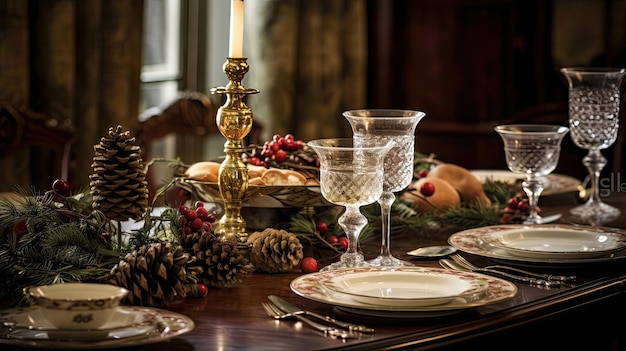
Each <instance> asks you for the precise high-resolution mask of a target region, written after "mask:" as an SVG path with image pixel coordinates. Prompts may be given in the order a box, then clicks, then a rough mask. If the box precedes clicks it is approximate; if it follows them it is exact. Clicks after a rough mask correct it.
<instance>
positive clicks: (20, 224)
mask: <svg viewBox="0 0 626 351" xmlns="http://www.w3.org/2000/svg"><path fill="white" fill-rule="evenodd" d="M27 232H28V227H27V226H26V220H24V219H22V220H20V221H17V222H15V224H13V234H15V235H17V236H18V237H20V236H22V235H24V234H26V233H27Z"/></svg>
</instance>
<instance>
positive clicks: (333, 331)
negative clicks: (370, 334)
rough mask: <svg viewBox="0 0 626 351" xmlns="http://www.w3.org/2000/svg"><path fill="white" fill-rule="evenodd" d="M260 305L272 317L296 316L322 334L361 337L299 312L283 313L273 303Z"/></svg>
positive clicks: (343, 337) (344, 337)
mask: <svg viewBox="0 0 626 351" xmlns="http://www.w3.org/2000/svg"><path fill="white" fill-rule="evenodd" d="M261 305H262V306H263V309H265V312H266V313H267V315H268V316H270V317H272V318H274V319H277V320H281V319H286V318H296V319H298V320H299V321H301V322H303V323H306V324H308V325H309V326H310V327H312V328H314V329H315V330H317V331H320V332H322V333H324V335H327V336H330V337H332V338H339V339H342V340H346V339H358V338H360V337H361V334H360V333H356V332H350V331H347V330H342V329H339V328H333V327H329V326H326V325H323V324H320V323H317V322H314V321H312V320H310V319H309V318H306V317H303V316H301V315H299V314H292V313H283V312H282V311H281V310H279V309H278V307H276V306H274V305H273V304H271V303H269V302H261Z"/></svg>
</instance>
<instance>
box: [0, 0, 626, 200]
mask: <svg viewBox="0 0 626 351" xmlns="http://www.w3.org/2000/svg"><path fill="white" fill-rule="evenodd" d="M244 4H245V15H244V19H245V20H244V22H245V37H244V56H246V57H248V63H249V64H250V72H249V73H248V74H247V75H246V78H245V80H244V85H246V87H250V88H256V89H259V90H260V93H259V94H256V95H251V96H250V97H249V98H248V100H247V103H248V105H249V106H250V107H251V108H252V111H253V114H254V118H255V122H256V123H257V126H258V130H257V131H256V132H257V133H258V135H257V137H258V141H260V142H262V141H263V140H266V139H269V138H271V136H272V135H273V134H281V135H282V134H285V133H292V134H293V135H294V136H295V137H296V138H298V139H302V140H305V141H306V140H310V139H314V138H322V137H333V136H348V135H350V128H349V125H348V124H347V122H345V120H344V119H343V117H342V116H341V112H342V111H344V110H348V109H356V108H401V109H414V110H421V111H424V112H426V118H425V119H424V120H423V121H422V122H421V123H420V124H419V125H418V127H417V130H416V136H417V148H418V151H420V152H422V153H427V154H429V153H433V154H435V155H436V157H438V158H439V159H441V160H443V161H445V162H451V163H456V164H459V165H461V166H463V167H466V168H469V169H506V164H505V161H504V153H503V151H502V143H501V141H500V140H499V137H498V136H497V135H496V134H495V132H494V131H493V127H494V126H495V125H497V124H500V123H509V122H521V123H531V122H537V123H553V124H561V125H567V123H568V121H567V86H566V84H565V80H564V79H563V77H561V76H560V74H559V69H560V68H561V67H566V66H603V67H605V66H610V67H625V66H626V0H549V1H548V0H546V1H539V0H316V1H306V0H245V3H244ZM229 13H230V1H228V0H90V1H79V0H45V1H44V0H40V1H37V0H28V1H23V0H0V146H1V147H2V149H1V150H0V151H1V153H2V154H1V155H0V170H2V172H0V173H1V174H0V191H8V190H12V189H13V187H14V186H15V185H22V186H24V187H30V186H31V185H32V186H35V187H36V188H39V189H49V188H50V186H51V180H53V179H55V178H59V177H61V176H64V177H67V178H68V179H69V181H70V184H71V185H72V186H73V187H74V188H79V187H86V186H88V184H89V178H88V177H89V174H90V173H91V158H92V157H93V145H94V144H97V143H98V142H99V140H100V138H102V137H104V136H106V135H107V131H108V129H109V128H110V127H112V126H116V125H118V124H120V125H122V126H123V128H124V129H125V130H129V131H131V133H134V134H137V135H139V136H140V138H139V140H138V142H140V143H141V145H142V147H144V150H149V153H146V154H144V160H145V161H149V160H151V159H153V158H156V157H160V158H166V159H172V158H176V157H180V158H181V160H183V161H184V162H185V163H188V164H190V163H193V162H197V161H202V160H209V159H214V158H216V157H219V156H221V155H222V154H223V143H224V139H223V137H221V135H220V134H219V132H218V131H217V130H216V128H215V126H214V114H215V110H216V109H217V108H218V107H219V106H220V105H221V104H222V103H223V98H224V97H223V96H219V95H211V94H210V93H209V91H210V89H211V88H213V87H217V86H224V85H225V84H226V83H227V80H226V77H225V75H224V73H223V71H222V65H223V63H224V62H225V60H226V56H227V54H228V31H229ZM189 92H193V93H194V94H191V95H190V94H188V93H189ZM181 96H182V97H184V98H185V99H187V100H191V101H195V103H197V104H199V106H200V107H202V108H203V109H202V110H200V111H201V112H193V111H195V110H192V108H191V107H190V106H192V105H189V104H184V105H180V104H179V102H180V100H181ZM622 96H624V94H622ZM622 100H624V99H622ZM181 106H182V107H181ZM624 109H626V105H625V104H624V101H622V113H621V121H622V128H620V136H619V139H618V141H617V142H616V143H615V144H614V145H613V146H612V147H611V148H609V149H607V150H605V151H604V152H603V153H604V155H605V156H606V157H607V159H609V164H608V166H607V167H606V169H605V173H607V174H608V172H611V173H612V174H619V173H620V172H621V173H623V171H624V163H623V162H622V159H623V158H624V157H623V150H624V148H625V146H624V141H623V140H624V132H623V130H624V124H623V123H624V118H623V116H624V112H623V111H624ZM16 115H19V118H15V116H16ZM187 115H188V116H187ZM186 116H187V117H186ZM198 116H199V117H198ZM33 121H34V122H33ZM148 121H152V122H148ZM172 121H173V122H174V123H172ZM26 123H34V125H30V124H29V125H28V126H27V125H26ZM157 127H159V128H157ZM157 129H159V131H158V132H157ZM585 153H586V152H585V151H584V150H581V149H578V148H577V147H576V146H574V145H573V143H572V142H571V140H570V139H569V137H566V138H565V140H564V142H563V152H562V154H561V161H560V163H559V166H558V168H557V170H556V172H558V173H563V174H568V175H571V176H574V177H576V178H579V179H583V178H584V177H585V176H586V174H587V171H586V170H585V169H584V167H583V166H582V163H581V159H582V157H583V156H584V155H585ZM153 172H154V175H153V176H154V179H155V180H158V181H164V180H166V179H167V177H168V168H167V166H166V165H157V166H154V169H153Z"/></svg>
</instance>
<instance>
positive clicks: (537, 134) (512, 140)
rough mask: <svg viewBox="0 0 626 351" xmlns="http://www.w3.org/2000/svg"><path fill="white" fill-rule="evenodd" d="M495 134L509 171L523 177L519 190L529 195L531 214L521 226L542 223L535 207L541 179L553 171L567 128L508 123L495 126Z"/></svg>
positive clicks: (540, 187)
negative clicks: (499, 140) (499, 139)
mask: <svg viewBox="0 0 626 351" xmlns="http://www.w3.org/2000/svg"><path fill="white" fill-rule="evenodd" d="M495 131H496V132H497V133H498V134H499V135H500V137H501V138H502V141H503V142H504V153H505V155H506V163H507V166H508V167H509V169H510V170H511V171H512V172H514V173H519V174H524V175H525V177H526V179H525V180H524V181H523V182H522V188H523V189H524V192H525V193H526V195H528V205H529V207H530V214H529V215H528V217H527V218H526V220H525V221H524V223H525V224H537V223H541V222H542V221H541V216H539V213H538V211H537V204H538V202H539V196H540V195H541V192H542V191H543V189H544V183H543V180H542V177H543V176H545V175H548V174H550V173H551V172H552V171H554V169H555V168H556V166H557V164H558V162H559V155H560V152H561V141H562V140H563V137H564V136H565V134H567V132H568V131H569V129H568V128H567V127H563V126H557V125H544V124H509V125H500V126H496V127H495Z"/></svg>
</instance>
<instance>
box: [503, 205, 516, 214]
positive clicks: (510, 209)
mask: <svg viewBox="0 0 626 351" xmlns="http://www.w3.org/2000/svg"><path fill="white" fill-rule="evenodd" d="M504 213H515V209H514V208H513V207H511V206H507V207H505V208H504Z"/></svg>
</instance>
